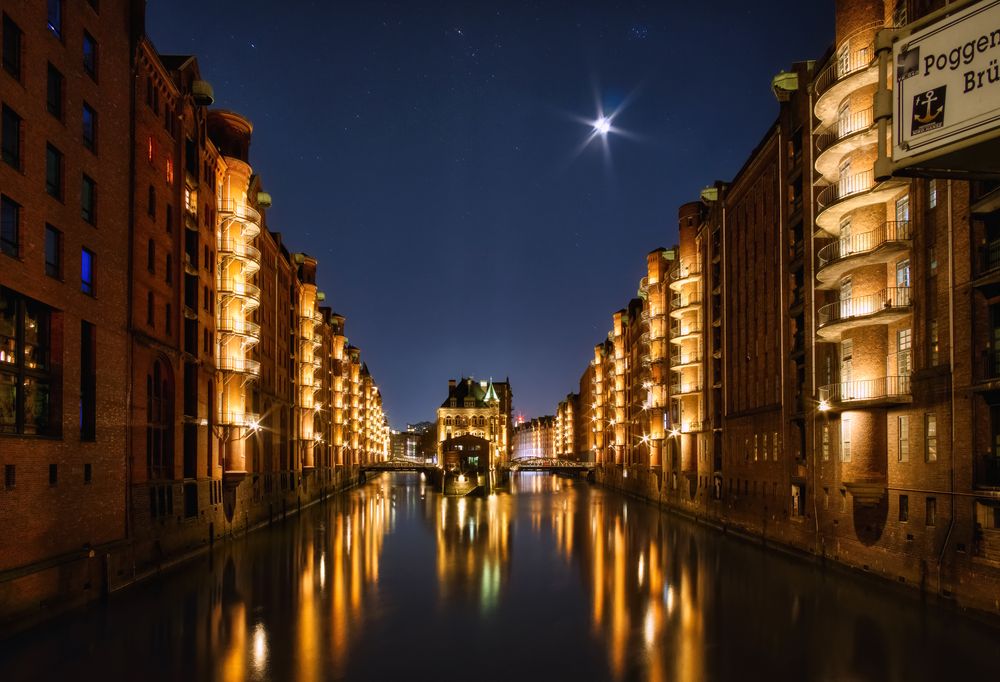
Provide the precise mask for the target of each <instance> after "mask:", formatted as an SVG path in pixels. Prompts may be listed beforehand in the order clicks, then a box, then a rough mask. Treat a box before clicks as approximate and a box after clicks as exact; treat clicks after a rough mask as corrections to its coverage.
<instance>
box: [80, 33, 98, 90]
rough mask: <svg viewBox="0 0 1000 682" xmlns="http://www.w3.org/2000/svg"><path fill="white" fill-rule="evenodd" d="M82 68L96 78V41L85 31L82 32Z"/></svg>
mask: <svg viewBox="0 0 1000 682" xmlns="http://www.w3.org/2000/svg"><path fill="white" fill-rule="evenodd" d="M83 70H84V71H86V72H87V73H88V74H89V75H90V77H91V78H93V79H95V80H96V79H97V41H96V40H94V36H92V35H90V34H89V33H87V32H86V31H84V32H83Z"/></svg>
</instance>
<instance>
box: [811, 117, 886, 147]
mask: <svg viewBox="0 0 1000 682" xmlns="http://www.w3.org/2000/svg"><path fill="white" fill-rule="evenodd" d="M874 122H875V118H874V108H873V107H868V108H867V109H864V110H862V111H856V112H854V113H853V114H847V115H846V116H841V117H840V118H839V119H837V122H836V123H835V124H834V125H832V126H831V127H830V128H828V129H827V130H826V131H825V132H823V133H820V135H819V137H818V138H817V139H816V149H817V150H818V151H820V152H822V151H825V150H827V149H829V148H830V147H832V146H833V145H834V144H836V143H837V142H839V141H840V140H843V139H844V138H845V137H850V136H851V135H853V134H854V133H858V132H861V131H862V130H868V129H869V128H871V127H872V124H873V123H874Z"/></svg>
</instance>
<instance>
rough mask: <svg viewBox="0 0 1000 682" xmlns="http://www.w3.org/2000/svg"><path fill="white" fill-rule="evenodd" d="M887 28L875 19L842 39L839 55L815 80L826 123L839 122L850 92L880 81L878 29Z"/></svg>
mask: <svg viewBox="0 0 1000 682" xmlns="http://www.w3.org/2000/svg"><path fill="white" fill-rule="evenodd" d="M883 27H884V23H883V22H881V21H879V22H872V23H870V24H868V25H865V26H862V27H861V28H859V29H858V30H857V31H855V32H854V34H853V35H851V36H849V37H848V38H847V39H846V40H844V41H841V43H840V45H839V46H838V47H839V49H838V52H837V54H835V55H834V56H833V57H831V59H830V62H829V64H827V65H826V68H824V69H823V70H822V71H820V72H819V74H818V75H817V76H816V79H815V81H813V90H814V92H815V93H816V107H815V113H816V117H817V118H818V119H820V120H821V121H822V122H823V124H824V125H827V126H829V125H832V124H834V123H835V122H836V120H837V113H838V111H837V109H838V106H839V105H840V103H841V102H842V101H843V100H844V98H845V97H846V96H847V95H848V94H850V93H851V92H853V91H855V90H857V89H859V88H862V87H864V86H866V85H871V84H872V83H875V82H877V81H878V61H877V60H876V59H875V32H876V31H878V30H879V29H880V28H883Z"/></svg>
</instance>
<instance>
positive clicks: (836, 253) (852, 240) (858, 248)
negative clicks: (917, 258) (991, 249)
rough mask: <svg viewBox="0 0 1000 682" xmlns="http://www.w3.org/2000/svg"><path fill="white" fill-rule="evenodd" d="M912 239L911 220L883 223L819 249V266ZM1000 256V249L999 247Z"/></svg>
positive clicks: (822, 266)
mask: <svg viewBox="0 0 1000 682" xmlns="http://www.w3.org/2000/svg"><path fill="white" fill-rule="evenodd" d="M908 241H910V221H909V220H897V221H890V222H886V223H883V224H882V226H881V227H879V228H877V229H874V230H872V231H871V232H864V233H862V234H854V235H851V236H850V237H846V238H843V239H838V240H837V241H835V242H833V243H832V244H827V245H826V246H824V247H823V248H821V249H820V250H819V253H818V254H817V257H818V258H819V267H820V268H824V267H826V266H827V265H829V264H830V263H833V262H835V261H838V260H841V259H843V258H848V257H849V256H856V255H858V254H863V253H869V252H871V251H874V250H875V249H878V248H879V247H881V246H883V245H885V244H888V243H890V242H908ZM998 256H1000V249H998Z"/></svg>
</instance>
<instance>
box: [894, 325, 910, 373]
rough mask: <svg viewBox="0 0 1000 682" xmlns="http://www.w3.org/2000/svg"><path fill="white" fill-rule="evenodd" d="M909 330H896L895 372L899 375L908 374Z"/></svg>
mask: <svg viewBox="0 0 1000 682" xmlns="http://www.w3.org/2000/svg"><path fill="white" fill-rule="evenodd" d="M910 343H911V339H910V330H909V329H900V330H899V331H897V332H896V372H897V374H899V376H901V377H908V376H910V369H911V364H910Z"/></svg>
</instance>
